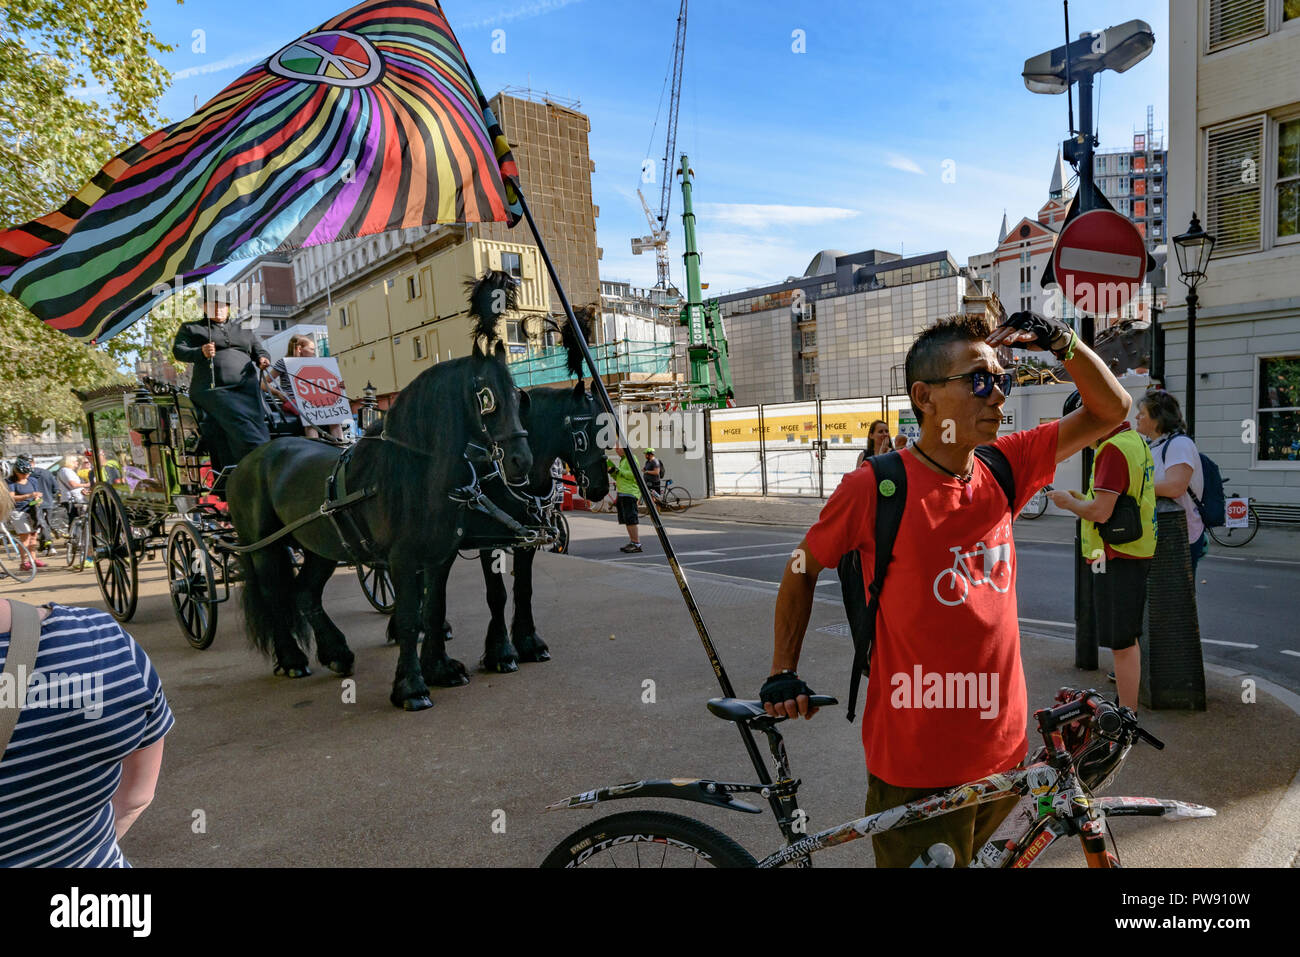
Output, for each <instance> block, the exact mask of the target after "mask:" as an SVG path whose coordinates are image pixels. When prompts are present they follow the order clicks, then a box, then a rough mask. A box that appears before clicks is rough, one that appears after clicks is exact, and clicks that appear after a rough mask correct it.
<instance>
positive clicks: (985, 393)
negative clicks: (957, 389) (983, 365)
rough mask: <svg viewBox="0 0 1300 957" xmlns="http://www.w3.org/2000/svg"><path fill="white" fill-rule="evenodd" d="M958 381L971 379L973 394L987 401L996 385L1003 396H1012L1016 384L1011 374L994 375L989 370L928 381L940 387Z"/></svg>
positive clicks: (979, 370) (978, 370)
mask: <svg viewBox="0 0 1300 957" xmlns="http://www.w3.org/2000/svg"><path fill="white" fill-rule="evenodd" d="M957 379H970V388H971V392H973V393H974V394H975V395H977V396H979V398H981V399H986V398H988V397H989V396H990V395H992V393H993V386H994V385H996V386H997V387H998V388H999V389H1001V390H1002V394H1003V395H1010V394H1011V387H1012V386H1013V385H1014V384H1015V381H1014V379H1013V378H1012V376H1011V373H1010V372H1001V373H993V372H989V371H988V370H987V369H976V370H975V371H974V372H963V373H962V374H961V375H950V376H948V377H947V378H946V379H926V380H925V381H926V382H928V383H929V384H930V385H938V384H940V383H942V382H953V381H955V380H957Z"/></svg>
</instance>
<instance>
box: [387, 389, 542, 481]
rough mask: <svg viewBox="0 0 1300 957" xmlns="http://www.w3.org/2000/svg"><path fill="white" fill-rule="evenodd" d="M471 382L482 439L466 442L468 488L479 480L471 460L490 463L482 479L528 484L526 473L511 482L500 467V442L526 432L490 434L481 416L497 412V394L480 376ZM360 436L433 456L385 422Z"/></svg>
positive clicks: (501, 450)
mask: <svg viewBox="0 0 1300 957" xmlns="http://www.w3.org/2000/svg"><path fill="white" fill-rule="evenodd" d="M473 382H474V385H473V390H474V399H475V401H476V402H477V403H478V427H479V431H480V432H482V433H483V438H484V442H483V444H481V445H480V444H479V443H477V442H474V441H469V442H466V443H465V460H466V462H468V463H469V466H470V473H471V479H470V486H468V487H477V486H478V484H479V482H480V481H481V479H480V478H479V475H478V470H477V469H476V468H474V463H476V462H478V463H483V464H490V465H491V466H492V471H491V472H489V473H488V474H486V475H484V476H483V478H492V477H493V476H499V477H500V478H501V481H502V482H504V483H505V484H506V485H507V486H511V485H514V486H519V485H526V484H527V483H528V476H526V475H525V476H524V477H523V478H522V479H520V480H519V481H517V482H511V481H510V480H509V479H507V478H506V476H505V473H504V472H503V471H502V470H501V462H503V461H504V460H505V457H506V453H505V448H504V447H503V443H505V442H509V441H510V440H511V439H526V438H528V432H527V431H525V430H524V429H517V430H515V431H513V432H507V433H506V434H505V435H502V436H500V437H499V438H498V437H495V436H493V435H492V432H491V431H490V430H489V429H488V427H487V422H486V421H485V419H484V416H487V415H490V414H491V413H493V412H495V411H497V408H498V405H499V404H498V402H497V397H496V393H495V392H494V391H492V386H491V385H489V384H487V383H485V382H483V380H482V379H480V378H479V377H478V376H477V375H475V376H474V379H473ZM362 438H378V439H382V440H383V441H385V442H390V443H392V444H393V445H396V446H398V447H399V448H403V449H406V450H408V451H410V452H415V453H416V454H418V455H423V456H426V457H432V456H433V455H435V454H436V453H434V452H431V451H429V450H428V449H422V448H420V447H418V446H415V445H412V444H410V443H409V442H404V441H403V440H401V439H399V438H397V437H396V436H395V435H392V434H391V433H390V432H389V431H388V425H387V423H385V425H384V428H383V430H382V431H381V432H380V433H379V435H377V436H366V435H363V436H362Z"/></svg>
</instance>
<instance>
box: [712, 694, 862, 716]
mask: <svg viewBox="0 0 1300 957" xmlns="http://www.w3.org/2000/svg"><path fill="white" fill-rule="evenodd" d="M808 701H809V704H811V705H812V706H813V707H814V708H829V707H831V706H832V705H837V704H839V701H837V700H836V699H835V698H832V697H831V696H830V695H828V694H815V695H812V696H811V697H810V698H809V699H808ZM709 711H710V712H712V713H713V714H714V715H715V716H716V717H719V718H722V719H723V720H724V721H737V722H745V721H753V720H754V719H755V718H766V717H767V712H766V711H764V710H763V702H761V701H746V700H745V699H743V698H710V699H709ZM776 720H777V721H784V720H785V719H784V718H777V719H776Z"/></svg>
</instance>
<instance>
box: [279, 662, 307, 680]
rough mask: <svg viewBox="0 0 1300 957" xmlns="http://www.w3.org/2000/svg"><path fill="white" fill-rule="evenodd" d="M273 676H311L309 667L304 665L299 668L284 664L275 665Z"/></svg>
mask: <svg viewBox="0 0 1300 957" xmlns="http://www.w3.org/2000/svg"><path fill="white" fill-rule="evenodd" d="M275 676H276V677H277V678H308V677H310V676H311V669H310V668H308V667H307V666H306V665H303V666H302V667H301V668H286V667H285V666H284V665H276V666H275Z"/></svg>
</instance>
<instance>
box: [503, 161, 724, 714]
mask: <svg viewBox="0 0 1300 957" xmlns="http://www.w3.org/2000/svg"><path fill="white" fill-rule="evenodd" d="M513 185H514V186H515V191H516V194H517V195H518V196H519V205H520V206H522V207H523V211H524V217H525V218H526V219H527V220H528V226H529V228H530V229H531V230H532V231H533V237H534V238H535V239H536V240H537V249H538V251H539V252H540V253H541V254H542V261H543V262H544V263H546V271H547V272H548V273H549V274H550V277H551V282H552V283H554V284H555V291H556V293H557V294H558V295H559V297H560V304H561V305H562V306H563V307H564V314H565V315H566V316H567V317H568V319H569V324H570V326H571V327H572V328H573V332H574V338H575V339H576V340H577V342H578V347H579V348H580V349H581V350H582V356H583V358H584V359H585V360H586V361H587V368H589V369H590V370H591V386H592V389H593V391H594V392H595V393H596V396H597V398H598V399H599V400H600V404H601V406H603V407H604V409H605V412H606V413H607V414H608V415H609V417H610V419H611V420H612V421H613V423H614V430H615V434H616V435H617V437H618V444H619V446H620V447H621V448H622V449H623V450H624V451H625V452H627V458H628V461H629V462H631V463H632V475H633V476H634V477H635V478H636V486H637V488H638V489H640V491H641V494H642V495H643V496H644V497H645V501H646V508H647V510H648V511H649V513H650V521H651V523H652V524H653V525H654V527H655V534H656V535H658V536H659V544H660V545H662V546H663V550H664V556H665V557H666V558H667V559H668V567H669V568H671V569H672V572H673V577H674V578H675V579H677V587H678V588H679V589H681V593H682V599H683V600H684V601H685V602H686V610H687V611H689V612H690V614H691V621H693V622H694V623H695V630H696V632H697V633H698V634H699V636H700V642H701V643H702V644H703V645H704V653H705V654H706V655H708V657H709V664H710V665H712V666H713V673H714V675H716V676H717V679H718V685H719V686H720V687H721V688H722V693H723V694H724V695H726V696H727V697H728V698H734V697H736V692H735V689H734V688H732V686H731V679H730V678H728V677H727V671H726V669H725V668H723V667H722V661H721V660H720V659H719V658H718V652H717V650H716V649H715V648H714V647H713V639H712V638H711V637H710V636H709V629H708V626H706V625H705V624H704V618H703V616H701V615H700V609H699V606H698V605H696V604H695V596H694V595H692V594H691V586H690V585H689V584H687V582H686V574H685V572H683V571H682V566H681V564H680V563H679V562H678V561H677V553H676V552H675V551H674V550H673V543H672V542H671V541H669V539H668V531H667V530H666V529H665V528H664V523H663V521H662V520H660V518H659V509H658V508H656V507H655V502H654V499H653V498H652V497H651V496H650V489H649V488H647V487H646V484H645V477H644V476H643V475H642V474H641V469H640V467H639V466H638V465H637V462H636V457H635V456H634V455H633V454H632V449H631V448H630V447H629V446H628V442H627V436H625V435H624V434H623V423H621V422H620V421H619V420H618V414H617V413H616V412H615V411H614V403H613V401H612V400H611V399H610V397H609V390H608V389H606V388H605V383H604V381H603V380H602V379H601V377H600V370H599V369H597V368H596V360H595V359H594V358H593V357H592V355H591V349H589V348H588V347H587V337H586V335H585V334H584V333H583V331H582V326H581V324H579V322H578V320H577V319H576V318H575V317H574V315H573V307H572V306H570V305H569V297H568V296H567V295H565V292H564V286H563V285H561V283H560V277H559V275H557V274H556V272H555V264H554V263H552V262H551V256H550V253H548V252H547V251H546V243H545V242H543V241H542V234H541V232H540V231H539V230H538V228H537V221H536V220H534V219H533V211H532V210H531V209H529V207H528V200H527V198H525V196H524V194H523V190H521V189H519V184H518V183H517V182H516V183H514V184H513Z"/></svg>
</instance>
